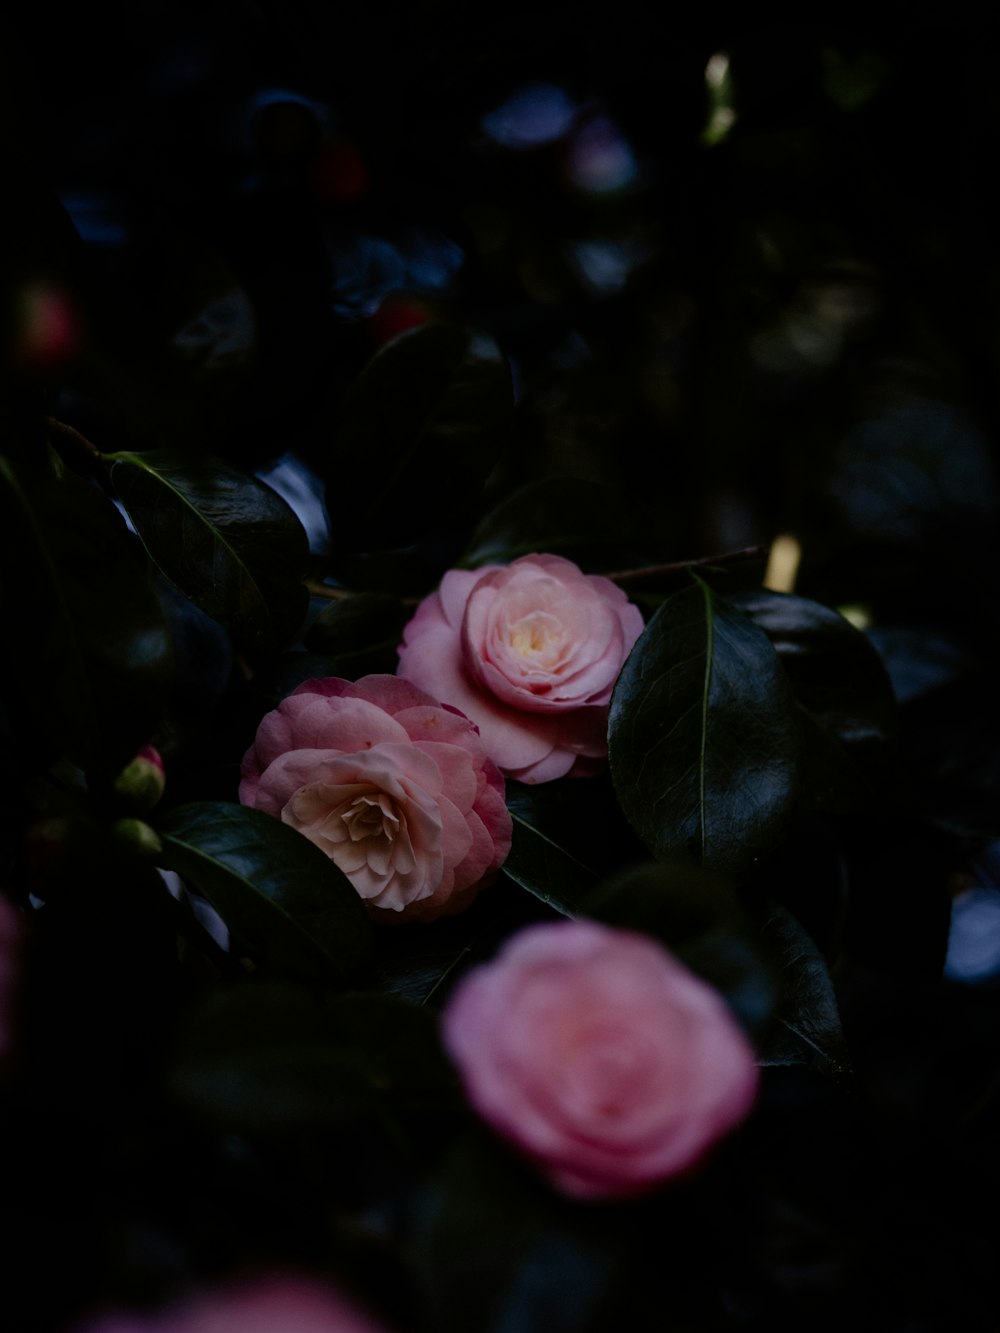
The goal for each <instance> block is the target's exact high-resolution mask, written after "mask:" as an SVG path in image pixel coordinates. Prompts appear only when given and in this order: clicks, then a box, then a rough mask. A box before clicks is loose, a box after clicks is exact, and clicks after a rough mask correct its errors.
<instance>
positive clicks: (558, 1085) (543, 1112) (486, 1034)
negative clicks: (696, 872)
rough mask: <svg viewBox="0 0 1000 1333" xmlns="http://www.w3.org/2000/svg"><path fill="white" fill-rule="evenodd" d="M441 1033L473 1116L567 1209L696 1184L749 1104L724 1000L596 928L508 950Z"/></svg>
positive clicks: (744, 1053) (458, 993)
mask: <svg viewBox="0 0 1000 1333" xmlns="http://www.w3.org/2000/svg"><path fill="white" fill-rule="evenodd" d="M442 1032H443V1038H444V1044H445V1048H446V1050H447V1051H448V1052H449V1054H450V1055H451V1057H452V1059H453V1060H454V1062H455V1064H456V1066H457V1068H458V1071H459V1074H460V1076H461V1078H462V1081H463V1083H464V1086H465V1090H466V1093H467V1095H468V1098H469V1100H470V1102H471V1103H472V1105H473V1107H474V1108H475V1109H476V1110H477V1111H478V1113H479V1114H480V1115H481V1116H482V1117H483V1119H484V1120H485V1121H487V1123H489V1124H490V1125H492V1127H493V1128H494V1129H495V1130H496V1131H498V1132H499V1133H500V1134H501V1135H503V1136H504V1137H505V1138H506V1139H508V1140H509V1141H510V1142H511V1143H512V1144H513V1145H514V1146H515V1147H516V1148H517V1149H519V1150H520V1151H521V1152H522V1153H523V1154H525V1155H526V1156H527V1157H529V1158H530V1159H532V1160H533V1161H534V1162H535V1164H536V1165H537V1166H538V1167H539V1168H540V1169H541V1171H542V1173H543V1174H544V1175H546V1176H547V1177H548V1179H549V1180H550V1181H551V1182H552V1184H554V1185H555V1186H556V1188H557V1189H559V1190H561V1191H562V1192H563V1193H565V1194H568V1195H571V1196H573V1197H576V1198H603V1197H614V1196H627V1195H631V1194H637V1193H641V1192H643V1191H647V1190H649V1189H652V1188H654V1187H656V1186H658V1185H660V1184H662V1183H663V1182H665V1181H667V1180H670V1179H671V1178H672V1177H676V1176H680V1175H683V1174H685V1173H688V1172H690V1171H691V1170H692V1169H694V1168H695V1167H696V1166H697V1165H698V1164H699V1163H700V1162H701V1161H702V1160H703V1158H704V1157H705V1155H706V1154H707V1153H708V1152H709V1150H710V1149H711V1148H712V1147H713V1146H714V1144H715V1143H716V1142H717V1141H718V1140H719V1139H720V1138H721V1137H722V1136H723V1135H725V1134H726V1133H727V1132H728V1131H730V1130H731V1129H733V1128H734V1127H735V1126H736V1125H738V1124H739V1123H740V1121H742V1120H743V1119H744V1117H745V1116H746V1115H747V1113H748V1112H749V1110H750V1108H751V1106H752V1104H753V1101H754V1098H755V1096H756V1092H757V1084H758V1073H757V1066H756V1064H755V1060H754V1054H753V1051H752V1049H751V1047H750V1044H749V1042H748V1041H747V1039H746V1037H745V1036H744V1035H743V1033H742V1031H741V1029H740V1028H739V1027H738V1026H737V1024H736V1022H735V1020H734V1019H733V1018H732V1017H731V1016H730V1013H729V1011H728V1009H727V1008H726V1005H725V1003H724V1002H723V1000H722V998H721V996H720V995H719V994H718V992H716V991H715V990H713V989H712V987H710V986H709V985H707V984H706V983H705V982H704V981H702V980H700V979H699V978H698V977H696V976H695V975H694V974H693V973H692V972H689V971H688V970H687V968H686V967H684V966H683V965H682V964H681V963H680V962H678V960H677V959H676V958H674V957H673V956H672V955H671V954H669V953H668V952H667V951H666V950H665V949H664V948H662V947H661V946H660V945H659V944H658V943H656V942H655V941H654V940H652V939H651V938H649V937H648V936H645V935H641V934H637V933H634V932H631V931H625V930H618V929H612V928H611V927H608V926H604V925H601V924H599V923H597V922H594V921H583V920H578V921H558V922H546V923H544V924H541V925H535V926H529V927H527V928H526V929H524V930H522V931H520V932H519V933H518V934H516V935H514V936H513V937H512V938H511V939H510V940H509V941H508V942H507V944H506V945H505V947H504V948H503V949H502V950H501V952H500V953H499V954H498V956H497V957H496V958H495V959H494V960H493V961H492V962H490V963H486V964H483V965H481V966H479V967H477V968H474V969H473V970H472V971H471V972H469V973H468V974H467V975H466V976H465V977H464V978H463V979H462V981H460V982H459V984H458V986H457V987H456V989H455V991H454V992H453V994H452V996H451V998H450V1000H449V1002H448V1004H447V1005H446V1007H445V1010H444V1012H443V1014H442Z"/></svg>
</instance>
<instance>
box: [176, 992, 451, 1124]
mask: <svg viewBox="0 0 1000 1333" xmlns="http://www.w3.org/2000/svg"><path fill="white" fill-rule="evenodd" d="M169 1086H170V1090H171V1092H172V1094H173V1096H174V1097H176V1098H177V1099H178V1101H180V1102H181V1103H182V1104H183V1105H184V1106H185V1107H187V1109H189V1110H190V1111H194V1112H196V1113H197V1114H199V1115H200V1116H204V1117H205V1118H207V1119H210V1120H211V1121H213V1122H214V1123H216V1124H219V1125H222V1126H223V1127H225V1128H226V1129H228V1130H230V1131H235V1132H239V1133H250V1134H266V1135H271V1134H289V1133H294V1132H296V1131H301V1130H308V1129H314V1128H320V1129H328V1130H329V1129H340V1130H342V1129H343V1128H344V1127H345V1125H346V1124H347V1123H349V1122H351V1121H355V1120H359V1119H364V1120H371V1119H373V1118H375V1119H378V1120H381V1121H382V1122H383V1123H384V1124H386V1125H388V1126H391V1128H390V1131H389V1132H390V1133H393V1130H396V1129H398V1127H397V1126H396V1125H395V1124H394V1122H396V1121H398V1120H399V1119H400V1118H401V1116H404V1115H405V1114H407V1113H416V1112H422V1111H425V1110H435V1111H436V1112H438V1113H441V1112H447V1111H449V1110H456V1109H458V1107H459V1105H460V1098H459V1094H458V1087H457V1082H456V1080H455V1075H454V1072H453V1070H452V1068H451V1066H450V1064H449V1062H448V1061H447V1059H446V1058H445V1056H444V1053H443V1052H442V1050H441V1045H440V1041H439V1039H438V1032H437V1022H436V1019H435V1017H434V1015H433V1014H431V1013H430V1012H429V1011H428V1010H424V1009H421V1008H419V1007H418V1006H417V1005H413V1004H408V1003H407V1002H406V1001H404V1000H400V999H397V998H395V997H393V996H387V995H378V994H374V993H366V992H357V993H352V994H350V995H342V996H333V997H331V996H329V995H326V994H323V993H321V992H317V991H314V990H311V989H309V988H307V987H304V986H301V985H298V984H296V983H292V982H288V981H278V980H274V979H269V980H264V981H262V980H260V979H254V980H252V981H247V982H245V983H240V984H237V985H235V986H229V987H226V988H223V989H219V990H216V991H213V992H212V993H211V994H210V995H209V996H208V997H207V999H206V1000H204V1001H203V1002H202V1003H201V1004H200V1005H199V1006H198V1007H197V1008H196V1009H195V1010H194V1011H193V1012H192V1013H191V1014H190V1015H189V1016H188V1018H187V1019H186V1021H185V1023H184V1024H183V1026H182V1028H181V1031H180V1033H179V1037H178V1042H177V1047H176V1052H175V1056H174V1060H173V1062H172V1066H171V1069H170V1072H169Z"/></svg>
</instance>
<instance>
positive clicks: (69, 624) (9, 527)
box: [0, 457, 172, 768]
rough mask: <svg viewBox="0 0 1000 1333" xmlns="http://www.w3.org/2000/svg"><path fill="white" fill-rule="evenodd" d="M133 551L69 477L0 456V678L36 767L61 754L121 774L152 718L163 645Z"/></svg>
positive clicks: (102, 503)
mask: <svg viewBox="0 0 1000 1333" xmlns="http://www.w3.org/2000/svg"><path fill="white" fill-rule="evenodd" d="M138 554H139V553H138V551H137V550H133V549H132V548H131V546H130V540H129V537H128V534H127V532H126V530H125V527H124V525H123V524H122V522H121V519H120V516H119V515H118V514H117V513H116V512H115V510H114V507H113V506H112V505H111V503H110V502H109V501H108V500H107V499H106V498H105V497H104V496H102V495H101V494H100V492H99V491H97V490H96V489H94V488H93V487H91V486H89V485H88V484H87V483H86V482H84V481H82V480H81V479H80V478H79V477H77V476H76V475H75V474H74V473H71V472H66V471H63V470H57V471H55V472H41V471H36V470H34V469H29V468H25V467H18V466H16V465H15V464H14V463H12V462H10V461H9V460H7V459H5V458H3V457H0V604H2V607H3V615H4V636H3V637H4V645H5V647H4V650H3V652H2V654H0V656H2V674H3V677H4V679H5V685H6V689H7V690H8V692H9V693H10V696H11V697H15V698H16V699H17V705H18V706H17V712H16V715H15V716H13V717H12V722H13V723H14V724H15V727H16V730H17V731H18V732H19V733H21V734H23V735H24V736H25V737H26V738H29V739H30V742H31V751H32V753H33V754H34V755H35V757H36V758H40V760H41V764H42V766H43V767H44V766H45V765H46V764H47V763H49V762H52V760H53V759H54V758H56V757H57V756H58V755H59V754H65V755H66V756H67V757H68V758H69V759H71V760H72V761H73V762H74V763H76V764H78V765H80V766H81V767H82V768H90V767H93V766H100V767H104V768H114V767H116V766H120V765H121V764H123V763H125V762H127V761H128V760H129V759H130V758H131V757H132V755H133V754H134V753H135V751H136V750H137V749H139V747H140V746H141V745H144V744H146V742H147V741H148V740H149V738H150V736H151V735H152V733H153V730H154V728H155V727H156V725H157V722H158V721H159V719H160V715H161V712H162V709H163V707H164V705H165V702H166V696H167V691H168V689H169V686H170V680H171V672H172V663H171V649H170V640H169V636H168V634H167V630H166V626H165V624H164V619H163V616H162V614H161V611H160V606H159V603H158V601H157V598H156V595H155V593H154V591H153V587H152V584H151V582H150V579H149V571H148V569H147V567H146V566H145V564H144V563H143V562H142V561H141V559H139V558H137V557H138ZM46 751H47V754H46Z"/></svg>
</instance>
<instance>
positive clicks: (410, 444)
mask: <svg viewBox="0 0 1000 1333" xmlns="http://www.w3.org/2000/svg"><path fill="white" fill-rule="evenodd" d="M512 410H513V392H512V388H511V381H510V372H509V370H508V368H507V364H506V361H505V360H504V358H503V357H502V356H501V354H500V352H499V350H498V348H497V347H496V345H495V344H494V343H493V342H492V341H491V340H489V339H488V338H485V337H483V336H482V335H477V334H476V333H474V332H472V331H471V330H468V329H465V328H461V327H459V326H456V325H450V324H443V323H442V324H428V325H425V326H424V327H423V328H419V329H414V330H411V331H410V332H407V333H404V334H402V335H400V337H398V338H396V339H394V340H393V341H392V342H390V343H387V344H386V346H385V347H383V348H382V349H381V350H380V351H379V352H377V353H376V355H375V356H374V357H373V358H372V359H371V361H369V362H368V364H367V366H365V368H364V369H363V370H362V372H361V374H360V376H359V377H358V379H357V380H356V381H355V382H354V384H353V385H352V386H351V388H350V390H349V391H348V393H347V395H346V397H345V400H344V403H343V407H342V411H341V415H340V421H339V424H338V430H337V438H336V441H335V445H334V450H333V453H332V456H331V459H330V466H329V470H328V473H327V488H326V497H327V508H328V510H329V513H330V518H331V525H332V537H333V540H334V542H335V543H336V544H337V546H338V547H339V548H340V549H341V550H346V551H366V550H380V549H384V548H389V547H399V546H405V545H406V544H407V543H409V542H411V541H413V540H414V539H416V538H418V537H420V536H421V535H422V534H424V533H428V532H434V533H437V532H439V531H442V530H443V531H447V530H450V529H453V528H454V527H455V525H456V523H458V522H459V521H461V520H463V518H464V517H465V515H466V511H468V509H469V506H470V505H471V504H472V503H473V502H474V501H475V500H476V499H477V498H478V496H479V494H480V492H481V490H482V487H483V483H484V482H485V480H486V478H487V476H488V475H489V473H490V472H491V470H492V468H493V466H494V463H495V461H496V459H497V457H498V455H499V453H500V450H501V448H502V446H503V444H504V443H505V441H506V439H507V435H508V432H509V429H510V423H511V420H512Z"/></svg>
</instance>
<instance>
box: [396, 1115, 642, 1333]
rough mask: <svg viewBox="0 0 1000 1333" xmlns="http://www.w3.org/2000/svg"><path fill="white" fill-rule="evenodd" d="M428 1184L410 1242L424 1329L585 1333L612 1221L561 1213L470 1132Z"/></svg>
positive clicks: (587, 1213)
mask: <svg viewBox="0 0 1000 1333" xmlns="http://www.w3.org/2000/svg"><path fill="white" fill-rule="evenodd" d="M436 1185H437V1188H436V1190H435V1193H434V1196H433V1198H432V1200H431V1209H430V1210H429V1212H428V1214H427V1216H426V1218H425V1219H424V1220H423V1225H422V1234H420V1235H418V1237H417V1244H418V1248H419V1254H420V1259H421V1265H420V1266H421V1273H422V1275H423V1277H424V1280H425V1282H426V1283H427V1297H428V1302H429V1312H430V1326H431V1327H433V1328H434V1329H435V1330H439V1333H466V1330H470V1329H477V1330H483V1333H505V1331H506V1330H514V1329H516V1330H518V1333H574V1331H575V1330H579V1329H583V1328H589V1327H590V1326H591V1325H590V1318H589V1316H590V1314H591V1313H592V1311H593V1308H594V1304H595V1302H596V1301H597V1300H598V1299H599V1297H600V1296H601V1295H602V1293H603V1292H604V1290H605V1288H606V1286H607V1284H608V1282H609V1279H610V1277H611V1275H612V1271H613V1267H614V1264H613V1258H612V1256H613V1253H614V1251H615V1249H616V1248H617V1236H616V1234H615V1233H616V1230H617V1228H616V1227H615V1225H614V1221H615V1220H616V1219H614V1216H613V1215H612V1218H611V1219H609V1220H605V1219H604V1218H603V1217H601V1215H600V1214H601V1211H602V1210H596V1215H595V1210H593V1209H591V1210H588V1209H581V1208H579V1207H573V1206H572V1205H567V1204H566V1203H565V1202H564V1201H563V1200H561V1199H559V1198H558V1197H557V1196H556V1195H555V1193H554V1192H553V1191H552V1190H550V1189H548V1188H547V1187H546V1186H545V1185H543V1184H542V1183H541V1181H540V1180H539V1179H537V1177H536V1175H535V1173H533V1172H532V1171H531V1170H529V1169H528V1168H527V1167H525V1166H523V1165H522V1164H521V1163H520V1162H519V1161H518V1160H517V1159H516V1158H514V1157H513V1156H512V1155H511V1154H510V1153H509V1152H508V1151H507V1150H506V1149H505V1148H504V1146H503V1145H501V1144H499V1143H497V1142H496V1141H495V1140H493V1139H492V1137H490V1136H488V1135H487V1134H486V1133H485V1132H483V1131H481V1130H479V1129H478V1128H473V1129H472V1130H470V1132H469V1133H468V1134H467V1135H465V1136H463V1137H462V1138H460V1139H459V1140H458V1141H457V1143H456V1144H455V1147H454V1149H453V1151H452V1153H451V1154H450V1156H449V1158H448V1159H447V1160H446V1162H445V1164H444V1170H443V1171H442V1172H441V1173H440V1176H439V1178H438V1180H437V1182H436ZM602 1222H603V1223H604V1225H603V1226H602V1225H601V1223H602Z"/></svg>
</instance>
